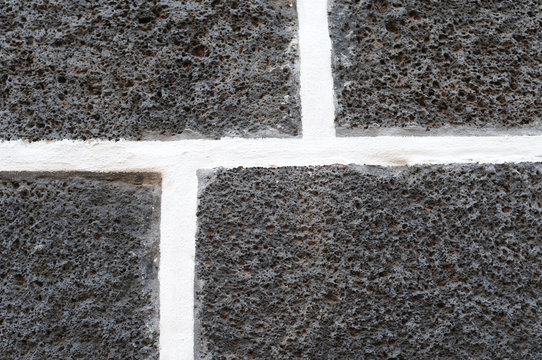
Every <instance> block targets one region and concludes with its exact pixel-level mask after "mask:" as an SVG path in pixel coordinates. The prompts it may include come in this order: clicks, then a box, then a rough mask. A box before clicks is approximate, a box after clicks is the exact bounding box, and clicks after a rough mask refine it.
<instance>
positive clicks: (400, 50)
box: [329, 0, 542, 135]
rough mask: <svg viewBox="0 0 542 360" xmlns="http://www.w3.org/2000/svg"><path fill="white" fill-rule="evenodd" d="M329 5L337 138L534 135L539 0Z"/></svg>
mask: <svg viewBox="0 0 542 360" xmlns="http://www.w3.org/2000/svg"><path fill="white" fill-rule="evenodd" d="M330 1H331V5H330V21H329V22H330V34H331V37H332V42H333V68H334V81H335V91H336V98H337V113H336V126H337V132H338V134H340V135H356V134H360V133H364V134H367V135H374V134H394V133H395V134H397V133H407V134H408V133H410V134H420V135H423V134H429V135H431V134H445V133H457V134H464V135H471V134H485V135H487V134H493V133H495V134H496V133H503V132H513V133H518V134H519V133H523V134H533V133H541V132H542V96H541V95H542V26H541V21H542V15H541V14H542V9H541V7H540V6H541V5H540V1H535V0H525V1H517V0H499V1H463V0H446V1H432V0H431V1H430V0H423V1H418V0H361V1H358V0H356V1H353V0H330ZM401 129H402V131H401ZM428 130H429V131H428Z"/></svg>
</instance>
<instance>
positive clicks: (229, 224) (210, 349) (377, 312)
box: [195, 163, 542, 359]
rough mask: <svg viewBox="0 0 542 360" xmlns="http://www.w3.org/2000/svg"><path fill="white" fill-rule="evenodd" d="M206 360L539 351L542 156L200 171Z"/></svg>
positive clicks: (524, 354) (200, 289)
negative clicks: (534, 160) (492, 161)
mask: <svg viewBox="0 0 542 360" xmlns="http://www.w3.org/2000/svg"><path fill="white" fill-rule="evenodd" d="M200 181H201V193H200V196H199V210H198V220H199V228H198V233H197V245H196V283H195V284H196V293H195V299H196V321H197V323H196V351H197V358H200V359H237V358H242V359H390V358H397V359H539V358H540V357H541V356H542V316H541V313H542V303H541V301H540V299H542V279H541V276H540V275H541V274H542V237H541V234H542V165H541V164H528V163H524V164H514V165H512V164H505V165H445V166H443V165H439V166H422V167H419V166H414V167H395V168H384V167H373V166H361V167H360V166H325V167H288V168H274V169H263V168H249V169H244V168H237V169H231V170H226V169H219V170H216V171H214V172H211V173H201V174H200Z"/></svg>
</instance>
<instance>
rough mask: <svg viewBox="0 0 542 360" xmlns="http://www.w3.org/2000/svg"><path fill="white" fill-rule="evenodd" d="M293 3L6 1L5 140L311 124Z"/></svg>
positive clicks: (2, 36) (2, 35) (221, 132)
mask: <svg viewBox="0 0 542 360" xmlns="http://www.w3.org/2000/svg"><path fill="white" fill-rule="evenodd" d="M296 39H297V14H296V9H295V1H293V0H273V1H264V0H244V1H239V0H185V1H160V2H158V1H147V0H135V1H116V0H98V1H90V2H89V1H72V0H56V1H45V2H44V1H38V0H28V1H1V2H0V139H30V140H38V139H60V138H68V139H89V138H99V139H119V138H126V139H131V140H138V139H155V138H163V137H168V138H171V137H175V138H179V137H180V138H186V137H206V138H219V137H222V136H247V137H259V136H274V137H277V136H279V137H282V136H294V135H298V133H300V114H299V112H300V111H299V95H298V71H297V65H296V64H297V55H298V49H297V44H296V41H297V40H296Z"/></svg>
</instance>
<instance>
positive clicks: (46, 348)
mask: <svg viewBox="0 0 542 360" xmlns="http://www.w3.org/2000/svg"><path fill="white" fill-rule="evenodd" d="M159 213H160V178H159V177H157V176H156V175H151V174H137V175H135V174H134V175H128V174H107V175H103V174H82V173H80V174H76V173H71V174H44V173H41V174H36V173H18V174H13V173H0V282H1V284H2V285H1V286H2V291H1V292H0V354H1V355H0V358H2V359H35V360H38V359H93V360H94V359H158V329H159V327H158V306H159V303H158V278H157V275H158V260H159V249H158V236H159V229H158V226H159Z"/></svg>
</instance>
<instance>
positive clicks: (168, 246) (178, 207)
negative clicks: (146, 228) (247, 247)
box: [159, 167, 198, 360]
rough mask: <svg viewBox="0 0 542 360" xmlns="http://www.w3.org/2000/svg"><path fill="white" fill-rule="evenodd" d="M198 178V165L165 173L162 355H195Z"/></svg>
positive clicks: (164, 358) (167, 358) (165, 358)
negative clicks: (195, 264) (195, 263)
mask: <svg viewBox="0 0 542 360" xmlns="http://www.w3.org/2000/svg"><path fill="white" fill-rule="evenodd" d="M197 191H198V182H197V177H196V173H195V170H194V169H191V170H189V171H188V170H187V169H186V168H180V167H176V168H172V169H170V170H169V171H167V172H166V173H164V174H163V180H162V217H161V226H160V230H161V238H160V270H159V279H160V359H161V360H176V359H183V360H184V359H193V358H194V257H195V237H196V225H197V224H196V222H197V219H196V210H197V209H196V208H197Z"/></svg>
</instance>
